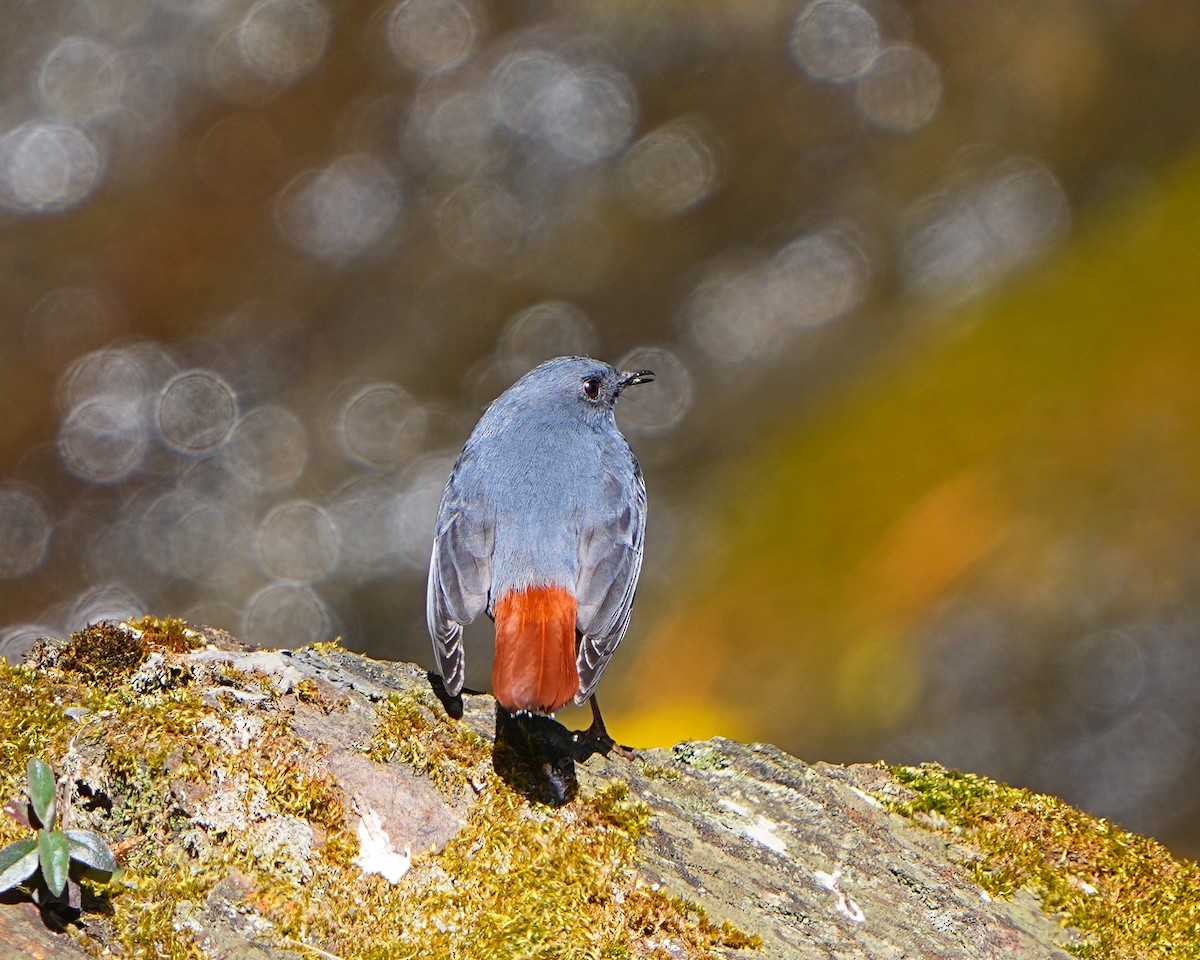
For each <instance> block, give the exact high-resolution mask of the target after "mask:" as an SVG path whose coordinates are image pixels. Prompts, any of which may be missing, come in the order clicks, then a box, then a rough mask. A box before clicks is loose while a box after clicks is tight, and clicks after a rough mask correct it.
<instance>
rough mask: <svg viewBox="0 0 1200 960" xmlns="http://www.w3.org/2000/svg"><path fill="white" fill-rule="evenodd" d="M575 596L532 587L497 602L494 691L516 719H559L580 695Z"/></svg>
mask: <svg viewBox="0 0 1200 960" xmlns="http://www.w3.org/2000/svg"><path fill="white" fill-rule="evenodd" d="M575 610H576V602H575V597H574V595H573V594H572V593H571V592H570V591H568V590H566V589H564V588H562V587H554V586H547V587H529V588H527V589H525V590H514V591H512V592H510V593H506V594H505V595H504V596H502V597H501V598H500V599H499V600H497V601H496V604H495V607H494V609H493V615H494V617H495V620H496V660H495V664H494V665H493V667H492V691H493V692H494V693H495V695H496V699H497V700H498V701H500V705H501V706H502V707H504V709H506V710H508V711H509V712H510V713H516V712H517V711H519V710H532V711H537V712H539V713H554V712H555V711H557V710H559V709H560V708H561V707H563V706H565V705H566V704H568V703H570V702H571V700H572V699H573V698H574V697H575V694H576V693H578V692H579V671H578V669H577V668H576V666H575V643H576V640H575Z"/></svg>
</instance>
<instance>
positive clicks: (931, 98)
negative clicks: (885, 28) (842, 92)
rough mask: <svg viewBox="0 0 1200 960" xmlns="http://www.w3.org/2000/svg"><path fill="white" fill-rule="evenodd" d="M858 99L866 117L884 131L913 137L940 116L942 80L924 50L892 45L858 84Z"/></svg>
mask: <svg viewBox="0 0 1200 960" xmlns="http://www.w3.org/2000/svg"><path fill="white" fill-rule="evenodd" d="M855 99H856V100H857V101H858V108H859V109H860V110H861V111H862V113H863V116H865V117H866V118H867V119H868V120H870V121H871V123H873V124H874V125H875V126H877V127H879V128H880V129H881V130H887V131H889V132H891V133H912V132H914V131H916V130H920V129H921V127H923V126H925V124H927V123H929V121H930V120H932V119H933V118H934V116H936V115H937V111H938V106H939V104H940V103H941V100H942V76H941V73H940V71H939V70H938V68H937V64H936V63H934V62H933V59H932V58H931V57H930V56H929V54H927V53H926V52H925V51H924V50H920V49H918V48H917V47H913V46H909V45H908V44H906V43H897V44H892V45H891V46H888V47H886V48H884V50H883V52H882V53H880V54H879V56H878V57H876V58H875V62H874V63H872V64H871V70H870V72H869V73H868V74H867V75H866V76H864V77H862V78H861V79H860V80H859V81H858V86H857V88H856V90H855Z"/></svg>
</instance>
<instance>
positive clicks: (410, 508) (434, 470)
mask: <svg viewBox="0 0 1200 960" xmlns="http://www.w3.org/2000/svg"><path fill="white" fill-rule="evenodd" d="M453 465H454V455H453V454H450V455H444V456H441V455H439V456H431V457H427V458H424V459H423V460H422V461H421V462H420V463H418V464H416V465H414V467H413V469H412V470H411V471H409V482H408V484H407V486H406V487H405V488H404V490H403V491H402V492H401V493H400V496H399V497H397V498H396V500H395V503H394V504H393V507H394V511H393V525H392V530H393V536H394V537H395V538H396V544H397V547H398V551H399V558H398V559H399V562H400V564H401V566H403V567H404V568H405V569H408V570H410V571H412V572H415V573H419V572H420V571H422V570H427V569H428V568H429V551H430V544H431V543H432V540H431V539H430V538H431V537H432V536H433V525H434V521H435V520H436V519H437V511H438V504H440V503H441V501H442V491H443V490H444V489H445V487H446V477H447V476H449V475H450V468H451V467H452V466H453Z"/></svg>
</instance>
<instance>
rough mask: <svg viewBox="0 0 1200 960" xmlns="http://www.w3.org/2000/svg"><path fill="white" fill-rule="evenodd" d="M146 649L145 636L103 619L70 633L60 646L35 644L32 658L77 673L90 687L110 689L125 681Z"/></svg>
mask: <svg viewBox="0 0 1200 960" xmlns="http://www.w3.org/2000/svg"><path fill="white" fill-rule="evenodd" d="M148 652H149V645H148V644H147V642H146V639H145V637H144V636H139V635H138V634H135V633H131V632H130V631H128V630H122V629H121V628H120V627H118V626H116V625H115V624H112V623H107V622H105V623H97V624H93V625H92V626H90V627H88V628H87V629H86V630H80V631H78V632H77V633H73V634H71V638H70V639H69V640H68V641H67V642H66V644H64V645H62V646H61V647H60V646H57V645H47V646H39V647H35V648H34V651H33V654H32V660H33V663H34V664H35V665H36V666H40V667H53V668H55V669H58V670H61V671H64V672H66V673H69V674H76V675H77V676H78V677H79V678H80V679H81V680H82V681H84V682H85V683H86V684H87V685H88V686H89V687H93V688H97V689H104V690H111V689H113V688H115V687H117V686H120V685H121V684H123V683H124V682H125V680H126V679H127V678H128V677H129V675H130V674H132V673H133V671H134V670H136V669H137V668H138V667H139V666H140V665H141V663H142V661H143V660H145V659H146V654H147V653H148Z"/></svg>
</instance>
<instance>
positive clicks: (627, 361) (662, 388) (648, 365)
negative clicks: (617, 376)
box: [617, 347, 693, 434]
mask: <svg viewBox="0 0 1200 960" xmlns="http://www.w3.org/2000/svg"><path fill="white" fill-rule="evenodd" d="M617 367H618V368H620V369H621V370H653V371H654V382H653V383H647V384H641V385H639V386H636V387H632V388H630V389H629V390H626V391H625V392H624V393H623V394H622V395H621V403H620V404H619V405H618V407H617V415H618V417H619V418H620V420H621V426H622V427H623V428H625V429H626V430H628V431H630V432H632V433H641V434H655V433H666V432H667V431H668V430H671V429H672V428H674V427H675V426H677V425H678V424H679V422H680V421H681V420H682V419H683V418H684V417H685V416H687V413H688V411H689V410H690V409H691V408H692V399H693V395H692V375H691V372H690V371H689V370H688V368H687V367H686V366H685V365H684V363H683V361H682V360H680V359H679V357H678V355H677V354H676V353H675V352H674V351H672V350H668V349H667V348H666V347H637V348H635V349H633V350H631V351H629V353H627V354H625V356H623V357H622V358H621V359H620V360H618V361H617Z"/></svg>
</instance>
